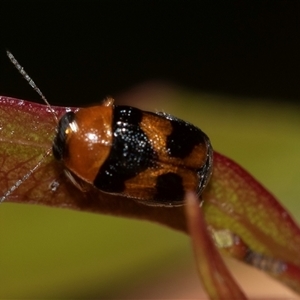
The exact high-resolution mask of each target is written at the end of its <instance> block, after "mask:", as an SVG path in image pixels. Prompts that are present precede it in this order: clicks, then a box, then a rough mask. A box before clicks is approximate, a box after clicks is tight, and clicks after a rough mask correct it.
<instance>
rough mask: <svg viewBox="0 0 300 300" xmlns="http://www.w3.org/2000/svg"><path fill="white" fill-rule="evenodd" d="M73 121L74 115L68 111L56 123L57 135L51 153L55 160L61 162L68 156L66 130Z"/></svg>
mask: <svg viewBox="0 0 300 300" xmlns="http://www.w3.org/2000/svg"><path fill="white" fill-rule="evenodd" d="M74 120H75V113H74V112H72V111H70V112H67V113H66V114H64V115H63V116H62V117H61V119H60V120H59V122H58V126H57V133H56V136H55V138H54V141H53V145H52V152H53V156H54V157H55V158H56V159H57V160H62V159H64V158H65V157H66V156H67V155H68V150H67V143H66V140H67V135H66V129H67V128H68V127H69V124H70V123H71V122H73V121H74Z"/></svg>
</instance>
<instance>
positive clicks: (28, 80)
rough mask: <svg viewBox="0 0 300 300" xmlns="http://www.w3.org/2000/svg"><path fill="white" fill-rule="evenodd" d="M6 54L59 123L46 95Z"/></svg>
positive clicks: (8, 54) (15, 61)
mask: <svg viewBox="0 0 300 300" xmlns="http://www.w3.org/2000/svg"><path fill="white" fill-rule="evenodd" d="M6 54H7V56H8V58H9V60H10V61H11V62H12V64H13V65H14V66H15V67H16V69H17V70H18V71H19V73H20V74H21V75H22V76H23V77H24V79H25V80H26V81H27V82H28V83H29V84H30V86H31V87H32V88H33V89H34V90H35V91H36V92H37V93H38V94H39V95H40V97H41V98H42V99H43V101H44V102H45V103H46V105H47V106H48V107H49V109H50V110H51V112H52V114H53V116H54V118H55V121H56V123H58V117H57V114H56V113H55V111H54V109H53V108H52V106H51V105H50V104H49V102H48V100H47V99H46V97H45V96H44V94H43V93H42V92H41V90H40V89H39V88H38V86H37V85H36V83H35V82H34V81H33V80H32V79H31V77H30V76H29V75H28V74H27V72H26V71H25V70H24V68H23V67H22V66H21V65H20V64H19V62H18V61H17V60H16V59H15V57H14V56H13V55H12V53H11V52H10V51H8V50H6ZM0 202H1V201H0Z"/></svg>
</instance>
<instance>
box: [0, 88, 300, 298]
mask: <svg viewBox="0 0 300 300" xmlns="http://www.w3.org/2000/svg"><path fill="white" fill-rule="evenodd" d="M136 99H139V100H136ZM149 99H152V100H153V101H152V102H151V103H149V101H148V100H149ZM238 100H239V99H234V98H233V97H231V98H229V97H221V96H216V95H212V94H203V93H193V92H188V91H186V90H182V89H179V88H175V87H171V86H165V85H162V84H153V83H151V84H144V85H143V86H140V87H137V88H135V89H133V90H131V91H129V92H128V93H127V94H125V95H123V96H120V97H119V101H118V102H119V103H120V102H122V103H123V104H124V103H126V104H134V105H135V106H138V107H141V108H143V109H148V110H150V109H151V110H156V109H157V110H164V111H166V112H169V113H171V114H174V115H176V116H178V117H180V118H182V119H184V120H187V121H190V122H191V123H193V124H195V125H197V126H199V127H200V128H201V129H202V130H203V131H204V132H206V133H207V134H208V135H209V137H210V138H211V141H212V144H213V147H214V148H215V149H216V150H217V151H218V152H220V153H222V154H225V155H227V156H228V157H230V158H233V159H234V160H235V161H237V162H238V163H240V164H241V165H242V166H244V167H245V168H246V169H247V170H248V171H250V172H251V173H252V174H253V175H254V176H255V177H256V178H257V179H258V180H259V181H260V182H261V183H263V184H264V185H265V186H266V187H267V188H268V189H269V190H271V191H272V192H273V193H274V194H275V195H276V196H277V197H278V198H279V199H280V201H281V203H282V204H283V205H284V206H286V207H287V208H288V209H289V211H291V212H292V214H293V216H294V217H295V218H296V219H297V220H298V221H299V220H300V205H299V201H298V198H299V195H300V185H299V184H298V181H299V178H300V161H299V149H300V140H299V129H300V120H299V106H296V105H294V104H287V105H285V106H283V105H282V104H280V103H277V102H276V101H272V100H271V99H269V100H268V101H264V102H261V101H259V99H253V101H251V102H249V103H251V105H250V104H249V105H245V104H243V105H240V104H239V101H238ZM137 102H138V103H137ZM124 201H126V200H124ZM0 222H1V223H0V224H1V225H0V244H1V255H0V283H1V288H0V299H77V298H78V299H103V298H106V299H109V298H111V299H118V298H126V297H128V298H130V297H131V295H134V297H135V298H139V299H143V298H144V299H148V298H149V297H152V296H151V295H157V296H153V297H157V298H161V297H170V298H172V297H176V295H177V298H178V297H180V295H179V294H178V292H177V293H176V290H177V289H179V290H181V292H182V293H183V295H188V294H189V293H190V292H192V291H189V290H186V291H185V290H184V289H191V286H190V285H187V286H186V280H187V279H190V278H191V279H190V281H192V283H193V284H194V285H195V286H196V290H197V289H199V295H202V294H201V292H200V289H201V288H200V283H198V282H197V280H196V279H195V278H196V275H195V267H194V266H193V256H192V251H191V249H190V241H189V239H188V237H186V236H184V235H183V234H181V233H178V232H175V231H172V230H170V229H168V228H164V227H162V226H158V225H156V224H151V223H148V222H142V221H136V220H128V219H122V218H116V217H110V216H103V215H96V214H89V213H80V212H75V211H69V210H63V209H53V208H47V207H38V206H30V205H28V206H27V205H17V204H3V205H1V209H0ZM291 242H292V241H291ZM164 283H165V285H164ZM189 284H191V282H189ZM246 289H248V290H249V291H250V292H251V291H252V289H253V287H252V288H251V282H249V281H248V283H247V286H246ZM154 290H156V292H155V293H154V294H151V293H153V291H154ZM184 291H185V292H184ZM193 292H194V291H193ZM174 293H175V294H174ZM197 295H198V294H197Z"/></svg>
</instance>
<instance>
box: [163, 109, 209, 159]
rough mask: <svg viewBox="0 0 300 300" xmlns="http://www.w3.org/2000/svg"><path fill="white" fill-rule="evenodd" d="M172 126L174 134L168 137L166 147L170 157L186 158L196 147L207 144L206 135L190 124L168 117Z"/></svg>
mask: <svg viewBox="0 0 300 300" xmlns="http://www.w3.org/2000/svg"><path fill="white" fill-rule="evenodd" d="M167 119H169V120H170V122H171V125H172V132H171V134H170V135H168V137H167V142H166V147H167V150H168V153H169V154H170V156H173V157H178V158H181V159H183V158H185V157H187V156H189V155H190V153H191V152H192V151H193V149H194V147H195V146H197V145H199V144H205V143H206V135H205V134H204V133H203V132H202V131H201V130H200V129H199V128H197V127H195V126H193V125H192V124H190V123H187V122H185V121H182V120H180V119H177V118H175V117H173V116H170V115H167Z"/></svg>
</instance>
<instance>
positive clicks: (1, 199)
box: [0, 148, 52, 203]
mask: <svg viewBox="0 0 300 300" xmlns="http://www.w3.org/2000/svg"><path fill="white" fill-rule="evenodd" d="M51 151H52V148H49V149H48V150H47V151H46V152H45V153H44V154H43V157H42V158H41V159H40V160H39V161H38V163H37V164H36V165H35V166H34V167H33V168H32V169H30V170H29V171H28V173H27V174H25V175H24V176H23V177H22V178H21V179H19V180H18V181H17V182H16V183H15V184H14V185H13V186H12V187H11V188H10V189H9V190H8V191H7V192H6V193H5V194H4V195H3V196H2V197H1V198H0V203H2V202H3V201H4V200H5V199H6V198H7V197H8V196H9V195H10V194H11V193H12V192H14V191H15V190H16V189H17V188H18V187H19V186H20V185H21V184H22V183H23V182H24V181H25V180H27V179H28V178H29V177H30V176H31V175H32V174H33V173H34V172H35V171H36V170H37V169H38V168H39V167H40V165H41V164H42V162H43V161H44V159H45V158H46V157H47V156H48V155H50V154H51Z"/></svg>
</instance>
